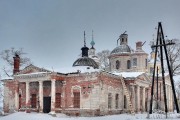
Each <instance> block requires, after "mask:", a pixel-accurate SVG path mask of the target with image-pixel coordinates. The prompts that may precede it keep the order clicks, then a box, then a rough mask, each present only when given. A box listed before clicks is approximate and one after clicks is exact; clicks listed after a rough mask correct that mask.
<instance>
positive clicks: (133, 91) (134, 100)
mask: <svg viewBox="0 0 180 120" xmlns="http://www.w3.org/2000/svg"><path fill="white" fill-rule="evenodd" d="M135 102H136V98H135V90H134V85H132V104H133V108H134V110H135V108H136V106H135V104H136V103H135Z"/></svg>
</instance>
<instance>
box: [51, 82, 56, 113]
mask: <svg viewBox="0 0 180 120" xmlns="http://www.w3.org/2000/svg"><path fill="white" fill-rule="evenodd" d="M55 96H56V80H55V79H52V80H51V113H55Z"/></svg>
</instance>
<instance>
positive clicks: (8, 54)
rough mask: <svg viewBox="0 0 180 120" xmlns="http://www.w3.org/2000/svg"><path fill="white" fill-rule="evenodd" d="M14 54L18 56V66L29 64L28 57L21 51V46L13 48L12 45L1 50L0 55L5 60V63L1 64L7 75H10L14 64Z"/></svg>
mask: <svg viewBox="0 0 180 120" xmlns="http://www.w3.org/2000/svg"><path fill="white" fill-rule="evenodd" d="M16 54H17V55H19V56H20V67H24V66H27V65H29V64H31V61H30V59H29V58H28V57H25V56H24V55H25V54H26V53H25V52H24V51H23V49H22V48H20V49H15V48H13V47H12V48H10V49H6V50H3V51H2V52H1V53H0V57H1V58H2V59H3V60H4V61H5V63H6V65H4V66H3V68H2V70H3V72H4V73H5V75H6V76H8V77H10V76H11V75H12V71H13V65H14V61H13V57H14V56H15V55H16Z"/></svg>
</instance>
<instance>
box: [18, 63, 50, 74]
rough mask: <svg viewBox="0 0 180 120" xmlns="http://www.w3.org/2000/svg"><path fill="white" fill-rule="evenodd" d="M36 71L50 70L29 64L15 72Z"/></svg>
mask: <svg viewBox="0 0 180 120" xmlns="http://www.w3.org/2000/svg"><path fill="white" fill-rule="evenodd" d="M37 72H50V71H49V70H46V69H44V68H40V67H37V66H34V65H32V64H31V65H29V66H27V67H25V68H24V69H22V70H21V71H20V72H18V73H17V74H29V73H37Z"/></svg>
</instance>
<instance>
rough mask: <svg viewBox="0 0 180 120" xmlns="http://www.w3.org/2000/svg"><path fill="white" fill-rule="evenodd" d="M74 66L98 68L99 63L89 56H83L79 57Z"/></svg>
mask: <svg viewBox="0 0 180 120" xmlns="http://www.w3.org/2000/svg"><path fill="white" fill-rule="evenodd" d="M73 66H91V67H93V68H98V65H97V63H96V62H95V61H94V60H93V59H91V58H89V57H81V58H78V59H77V60H76V61H75V62H74V63H73Z"/></svg>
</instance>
